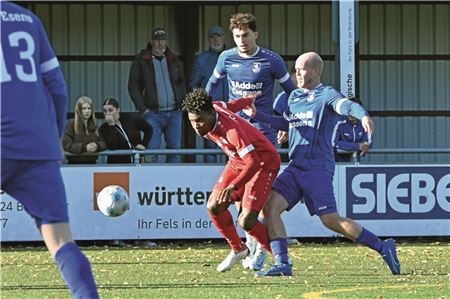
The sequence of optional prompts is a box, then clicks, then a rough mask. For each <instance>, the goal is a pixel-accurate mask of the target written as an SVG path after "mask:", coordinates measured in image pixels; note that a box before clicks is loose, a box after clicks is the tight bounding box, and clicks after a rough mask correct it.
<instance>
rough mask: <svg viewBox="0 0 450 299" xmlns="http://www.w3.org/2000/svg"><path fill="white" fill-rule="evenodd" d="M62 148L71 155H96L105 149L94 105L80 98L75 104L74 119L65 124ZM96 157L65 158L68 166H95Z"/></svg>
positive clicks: (88, 100)
mask: <svg viewBox="0 0 450 299" xmlns="http://www.w3.org/2000/svg"><path fill="white" fill-rule="evenodd" d="M62 144H63V148H64V150H65V151H66V152H69V153H72V154H82V153H96V152H101V151H104V150H105V149H106V143H105V141H104V140H103V138H102V136H101V135H100V134H99V133H98V129H97V123H96V121H95V105H94V101H92V99H91V98H89V97H86V96H82V97H80V98H79V99H78V100H77V102H76V104H75V118H74V119H72V120H69V121H68V122H67V125H66V128H65V130H64V136H63V139H62ZM97 158H98V156H67V161H68V164H95V162H96V161H97Z"/></svg>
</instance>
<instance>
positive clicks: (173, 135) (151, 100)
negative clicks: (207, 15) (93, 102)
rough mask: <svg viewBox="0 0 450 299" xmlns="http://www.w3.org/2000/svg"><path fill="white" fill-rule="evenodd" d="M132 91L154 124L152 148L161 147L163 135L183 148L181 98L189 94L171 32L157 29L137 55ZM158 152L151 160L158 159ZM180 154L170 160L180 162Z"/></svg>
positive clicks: (168, 142) (172, 146) (138, 106)
mask: <svg viewBox="0 0 450 299" xmlns="http://www.w3.org/2000/svg"><path fill="white" fill-rule="evenodd" d="M128 93H129V94H130V97H131V99H132V100H133V102H134V105H135V107H136V109H137V110H138V111H139V112H140V113H142V116H143V118H144V119H145V120H146V121H147V122H148V123H149V124H150V125H151V126H152V128H153V138H152V139H151V141H150V143H149V144H148V148H149V149H159V148H160V147H161V142H162V136H163V134H164V139H165V142H166V147H167V148H168V149H179V148H181V140H182V136H181V132H182V129H181V126H182V113H181V110H180V104H181V101H182V100H183V99H184V97H185V96H186V83H185V78H184V73H183V65H182V63H181V62H180V61H179V60H178V59H177V57H176V56H175V54H174V53H173V52H172V51H171V50H170V49H169V48H168V47H167V32H166V31H165V30H164V29H163V28H156V29H155V30H153V32H152V35H151V38H150V42H149V43H148V44H147V48H146V49H143V50H141V52H140V53H139V54H137V55H136V56H135V58H134V61H133V63H132V65H131V68H130V76H129V79H128ZM157 160H158V159H157V156H156V155H152V156H149V159H148V161H150V162H157ZM180 161H181V159H180V156H179V155H169V156H168V157H167V162H169V163H178V162H180Z"/></svg>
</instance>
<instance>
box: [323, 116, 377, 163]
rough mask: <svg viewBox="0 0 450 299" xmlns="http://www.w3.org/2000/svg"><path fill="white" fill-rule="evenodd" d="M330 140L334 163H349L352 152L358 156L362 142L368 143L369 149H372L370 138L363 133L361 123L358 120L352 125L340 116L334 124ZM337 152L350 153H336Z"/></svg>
mask: <svg viewBox="0 0 450 299" xmlns="http://www.w3.org/2000/svg"><path fill="white" fill-rule="evenodd" d="M332 140H333V148H334V158H335V161H336V162H351V160H352V155H353V152H358V154H359V145H360V144H361V143H363V142H366V141H367V142H369V144H370V147H372V138H370V137H369V136H368V135H367V133H366V132H365V131H364V128H363V127H362V124H361V121H359V120H358V121H357V122H356V124H355V125H353V124H352V123H351V122H350V121H349V120H348V118H347V117H342V116H340V117H339V118H338V120H337V122H336V126H335V128H334V131H333V137H332ZM337 150H343V151H348V152H351V153H337Z"/></svg>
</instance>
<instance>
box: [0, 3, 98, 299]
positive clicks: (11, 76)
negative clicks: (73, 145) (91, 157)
mask: <svg viewBox="0 0 450 299" xmlns="http://www.w3.org/2000/svg"><path fill="white" fill-rule="evenodd" d="M1 14H2V18H1V32H2V34H1V44H0V47H1V48H0V53H1V56H2V59H0V67H1V70H2V73H1V95H0V97H1V99H2V100H1V109H0V110H1V126H0V128H1V136H2V137H1V138H2V140H1V153H2V154H1V166H2V167H1V175H0V188H1V189H2V190H3V191H5V192H6V193H8V194H9V195H11V196H12V197H13V198H15V199H16V200H17V201H19V202H20V203H21V204H22V205H23V206H24V207H25V211H26V212H27V213H28V214H29V215H30V216H31V217H32V218H33V219H34V221H35V224H36V227H37V228H38V229H39V232H40V233H41V235H42V238H43V239H44V241H45V245H46V246H47V248H48V251H49V252H50V254H51V255H52V257H53V258H54V260H55V262H56V263H57V264H58V267H59V271H60V273H61V275H62V277H63V278H64V280H65V282H66V283H67V285H68V286H69V288H70V291H71V293H72V296H73V297H74V298H86V299H88V298H90V299H93V298H98V297H99V296H98V292H97V287H96V286H95V281H94V276H93V275H92V270H91V265H90V263H89V260H88V259H87V258H86V256H85V255H84V254H83V253H82V252H81V251H80V248H78V246H77V245H76V244H75V242H74V240H73V238H72V233H71V230H70V226H69V215H68V209H67V198H66V192H65V189H64V182H63V179H62V176H61V170H60V163H59V162H60V160H61V158H62V152H61V137H62V136H63V132H64V127H65V124H66V113H67V102H68V99H67V85H66V82H65V80H64V76H63V73H62V71H61V67H60V66H59V62H58V59H57V58H56V55H55V52H54V51H53V48H52V46H51V44H50V42H49V40H48V37H47V34H46V32H45V29H44V26H43V25H42V22H41V21H40V20H39V18H38V17H37V16H36V15H34V14H33V13H32V12H31V11H29V10H27V9H24V8H22V7H20V6H19V5H16V4H13V3H10V2H6V1H5V2H3V1H2V2H1ZM5 223H6V221H5ZM12 229H14V228H12ZM22 261H23V260H22ZM30 266H31V265H30ZM30 266H29V267H30ZM50 271H51V270H50ZM47 272H48V270H47ZM40 276H41V275H39V276H38V277H34V278H33V280H37V279H39V277H40ZM58 283H59V282H58ZM64 297H66V296H65V295H64Z"/></svg>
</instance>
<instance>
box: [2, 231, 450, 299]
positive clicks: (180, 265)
mask: <svg viewBox="0 0 450 299" xmlns="http://www.w3.org/2000/svg"><path fill="white" fill-rule="evenodd" d="M398 243H399V244H398V245H399V246H398V256H399V258H400V261H401V263H402V274H401V275H399V276H393V275H391V274H390V271H389V269H388V268H387V267H386V266H385V265H384V264H383V261H382V259H381V257H380V256H379V255H378V254H377V253H375V252H373V251H371V250H369V249H367V248H365V247H362V246H358V245H355V244H351V243H348V242H340V241H337V242H334V241H331V242H330V241H328V242H327V243H325V244H322V243H312V242H307V243H300V244H299V245H293V246H290V256H291V258H292V259H293V261H294V275H293V276H292V277H272V278H256V277H255V275H254V272H253V271H252V270H245V269H243V268H242V266H241V265H240V264H239V265H236V266H235V267H234V268H233V269H232V270H231V271H228V272H226V273H218V272H216V270H215V268H216V266H217V264H218V263H219V262H220V261H221V260H222V259H223V258H224V257H225V256H226V255H227V254H228V251H229V249H228V247H227V246H226V245H225V243H224V242H221V241H215V242H206V241H198V242H192V241H190V242H160V243H159V245H158V246H157V247H153V248H142V247H138V246H135V247H133V246H130V247H125V248H114V247H108V246H106V245H104V244H98V243H97V245H96V246H83V250H84V252H85V253H86V254H87V256H88V257H89V259H90V261H91V262H92V266H93V270H94V275H95V279H96V282H97V284H98V286H99V292H100V296H101V297H102V298H209V299H212V298H378V299H381V298H383V299H387V298H427V299H428V298H434V299H438V298H447V299H449V298H450V242H449V241H448V240H446V239H440V240H422V241H417V240H412V241H411V240H406V239H404V240H400V241H399V242H398ZM82 245H84V244H82ZM89 245H92V244H89ZM0 298H70V294H69V292H68V290H67V289H66V287H65V285H64V283H63V280H62V279H61V278H60V276H59V273H58V271H57V268H56V266H55V264H54V263H53V261H52V259H51V258H50V256H49V254H48V252H47V251H46V250H45V249H44V248H43V247H40V246H33V247H23V246H20V247H19V246H17V244H15V245H14V246H12V245H11V244H4V245H3V246H2V252H1V293H0Z"/></svg>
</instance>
